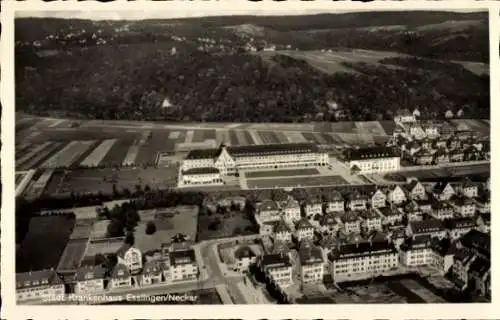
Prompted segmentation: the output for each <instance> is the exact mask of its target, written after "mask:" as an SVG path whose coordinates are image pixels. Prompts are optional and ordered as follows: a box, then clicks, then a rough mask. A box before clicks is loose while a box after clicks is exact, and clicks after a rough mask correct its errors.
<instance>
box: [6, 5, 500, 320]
mask: <svg viewBox="0 0 500 320" xmlns="http://www.w3.org/2000/svg"><path fill="white" fill-rule="evenodd" d="M219 7H220V8H221V10H220V11H218V12H215V11H211V12H210V14H206V13H203V12H202V11H200V12H194V11H192V10H191V11H190V12H189V13H184V12H182V11H175V10H174V11H172V10H170V11H167V10H164V11H163V10H156V11H139V10H138V11H99V10H97V9H96V10H94V11H89V10H85V11H60V10H59V11H19V12H16V16H15V21H14V27H15V28H14V48H13V50H15V51H14V52H15V65H14V72H15V89H14V90H15V92H13V95H14V96H15V107H14V108H15V125H13V127H15V165H14V166H13V168H15V198H16V199H15V213H10V214H15V222H14V223H13V225H15V242H16V243H15V248H16V249H15V273H16V275H15V293H13V294H15V302H16V304H18V305H46V306H52V307H55V306H57V305H65V306H66V305H102V306H104V305H252V304H253V305H276V304H280V305H281V304H321V305H333V304H336V305H346V304H356V305H374V304H393V305H396V304H450V303H454V304H463V303H484V305H485V306H486V305H488V304H491V302H492V299H491V296H492V294H491V279H492V275H491V256H490V251H491V250H490V247H491V235H490V234H491V233H490V226H491V222H490V218H491V216H490V204H491V193H490V171H491V170H490V152H491V150H490V149H491V146H490V43H489V40H490V30H489V29H490V21H489V12H488V9H487V8H486V9H460V10H458V9H453V8H449V9H442V10H429V11H426V10H411V9H405V10H403V9H401V10H389V9H387V10H385V11H384V10H360V9H357V10H333V9H332V10H321V11H311V10H306V9H305V8H304V10H302V11H300V10H294V11H289V12H286V11H282V12H279V13H276V12H270V11H263V10H261V11H258V10H246V11H245V10H240V11H237V10H233V11H227V10H223V9H222V6H219ZM495 45H496V46H498V44H495ZM2 162H4V160H2ZM3 219H5V217H2V220H3ZM3 234H4V231H3V230H2V235H3ZM12 234H13V232H12ZM12 239H14V237H12ZM2 241H4V239H3V238H2ZM2 262H4V261H2ZM12 263H14V261H12ZM4 272H5V271H4V270H3V269H2V273H4ZM475 308H478V309H481V308H482V307H481V306H476V307H475ZM485 310H486V309H485ZM479 312H480V311H479ZM478 314H482V313H478ZM450 316H453V313H452V314H450ZM370 317H371V316H370ZM389 318H391V317H389ZM367 319H368V318H367Z"/></svg>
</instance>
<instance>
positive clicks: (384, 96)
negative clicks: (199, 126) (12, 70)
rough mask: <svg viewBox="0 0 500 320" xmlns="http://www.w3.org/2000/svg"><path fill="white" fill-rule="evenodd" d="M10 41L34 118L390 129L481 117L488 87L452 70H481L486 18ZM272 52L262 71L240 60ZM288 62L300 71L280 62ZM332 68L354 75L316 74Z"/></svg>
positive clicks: (40, 22) (317, 20) (397, 15)
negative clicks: (370, 123)
mask: <svg viewBox="0 0 500 320" xmlns="http://www.w3.org/2000/svg"><path fill="white" fill-rule="evenodd" d="M15 32H16V34H15V35H16V102H17V105H16V108H17V109H18V110H22V111H26V112H30V113H37V114H41V115H47V114H51V113H52V112H53V111H57V112H58V114H61V113H62V114H63V115H65V116H71V117H78V118H99V119H133V120H175V121H225V122H227V121H235V122H256V121H258V122H266V121H269V122H302V121H311V120H316V121H339V120H375V119H391V118H392V114H393V112H394V111H395V110H396V109H398V108H400V107H402V106H404V107H408V108H414V107H418V108H419V109H421V110H422V116H423V117H427V118H435V117H440V116H443V115H444V113H445V111H447V110H451V111H452V112H453V113H456V112H458V111H460V110H462V112H460V113H461V114H464V116H466V117H479V116H482V117H488V115H489V76H488V75H487V74H484V75H483V74H481V73H477V72H476V73H475V72H471V70H470V69H467V68H465V67H464V65H465V64H464V65H462V64H458V63H453V62H450V60H453V61H474V62H480V63H488V57H489V44H488V41H489V36H488V14H487V13H452V12H423V11H421V12H376V13H374V12H363V13H344V14H321V15H307V16H286V17H283V16H270V17H262V16H229V17H204V18H190V19H165V20H143V21H91V20H67V19H51V18H49V19H45V18H44V19H36V18H23V19H18V20H16V30H15ZM273 46H274V47H275V48H276V51H275V53H276V54H277V55H280V56H279V57H275V58H272V59H264V58H263V56H261V55H260V53H259V52H252V51H251V50H249V48H254V49H255V48H256V47H257V50H262V49H263V48H264V47H273ZM352 49H366V50H371V53H369V55H371V56H373V57H375V56H380V59H378V60H372V61H368V60H366V59H368V58H366V57H364V56H362V54H359V55H358V53H357V51H356V52H355V51H352V52H351V53H350V50H352ZM280 51H281V52H280ZM291 51H293V52H297V53H298V55H300V54H302V55H303V56H306V57H308V59H309V60H308V59H305V60H300V58H297V57H296V56H298V55H295V56H294V57H295V58H293V59H292V58H289V59H286V57H283V56H282V55H281V54H289V52H291ZM383 51H385V52H389V54H388V55H385V53H383ZM287 52H288V53H287ZM323 52H325V53H323ZM329 52H332V54H331V55H330V56H328V55H329ZM391 52H392V53H391ZM394 53H396V56H397V55H400V57H399V58H398V59H397V60H394V59H392V60H390V59H389V60H383V58H389V57H395V55H394ZM402 54H404V55H402ZM408 55H410V56H413V57H414V58H415V59H413V58H412V59H410V58H409V57H408ZM290 56H291V55H290ZM339 56H342V57H343V58H344V59H345V61H341V60H339V59H341V58H342V57H341V58H337V57H339ZM365 56H366V54H365ZM325 57H326V58H327V59H329V60H328V61H327V60H324V59H323V58H325ZM297 59H299V60H297ZM313 62H314V63H316V65H315V64H314V63H313ZM325 64H329V65H327V66H325ZM334 64H337V65H342V66H344V67H345V66H347V67H348V69H349V70H354V71H355V72H344V71H343V69H342V68H338V70H336V71H335V72H324V70H323V69H332V68H331V66H332V65H334ZM483 69H486V70H487V69H488V68H487V66H486V67H485V66H484V65H483ZM165 99H168V101H169V102H170V104H171V105H172V107H171V108H168V109H164V108H162V103H163V101H164V100H165ZM331 101H335V102H336V103H337V104H338V105H339V106H340V107H341V109H342V110H343V113H338V112H337V111H336V112H333V111H332V110H329V109H328V107H327V105H328V103H327V102H331ZM336 113H338V114H336Z"/></svg>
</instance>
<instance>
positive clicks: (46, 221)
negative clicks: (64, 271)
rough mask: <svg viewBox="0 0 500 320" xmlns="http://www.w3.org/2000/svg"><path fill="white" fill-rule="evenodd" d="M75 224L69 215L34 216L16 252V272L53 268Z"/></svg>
mask: <svg viewBox="0 0 500 320" xmlns="http://www.w3.org/2000/svg"><path fill="white" fill-rule="evenodd" d="M74 225H75V218H74V217H72V216H70V215H60V216H45V217H34V218H32V219H31V221H30V225H29V229H28V233H27V234H26V237H25V238H24V240H23V241H22V243H21V246H20V248H19V249H18V250H17V252H16V255H17V256H16V272H28V271H30V270H32V271H34V270H43V269H50V268H55V267H56V266H57V265H58V263H59V260H60V258H61V255H62V253H63V251H64V248H65V247H66V243H67V242H68V239H69V236H70V234H71V232H72V230H73V227H74Z"/></svg>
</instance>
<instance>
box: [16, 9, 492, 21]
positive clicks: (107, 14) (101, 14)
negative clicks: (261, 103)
mask: <svg viewBox="0 0 500 320" xmlns="http://www.w3.org/2000/svg"><path fill="white" fill-rule="evenodd" d="M350 11H351V10H335V11H326V10H324V9H323V10H318V9H311V10H299V11H296V10H294V11H291V10H286V11H283V10H280V11H278V10H221V9H218V10H212V11H209V12H207V11H201V10H198V11H197V10H189V11H186V10H177V11H175V10H168V11H158V10H156V11H17V12H16V17H18V18H21V17H40V18H43V17H51V18H63V19H90V20H143V19H172V18H189V17H205V16H226V15H268V16H270V15H305V14H318V13H346V12H350ZM442 11H455V12H477V11H484V9H467V10H452V9H450V10H442Z"/></svg>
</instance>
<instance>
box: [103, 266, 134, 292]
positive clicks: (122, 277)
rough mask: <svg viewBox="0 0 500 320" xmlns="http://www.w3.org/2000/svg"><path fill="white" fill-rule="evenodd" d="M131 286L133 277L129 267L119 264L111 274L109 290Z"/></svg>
mask: <svg viewBox="0 0 500 320" xmlns="http://www.w3.org/2000/svg"><path fill="white" fill-rule="evenodd" d="M131 286H132V275H131V274H130V271H129V269H128V267H127V266H126V265H125V264H124V263H122V262H118V263H117V264H116V266H115V267H114V268H113V271H112V272H111V277H110V279H109V284H108V288H110V289H118V288H130V287H131Z"/></svg>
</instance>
